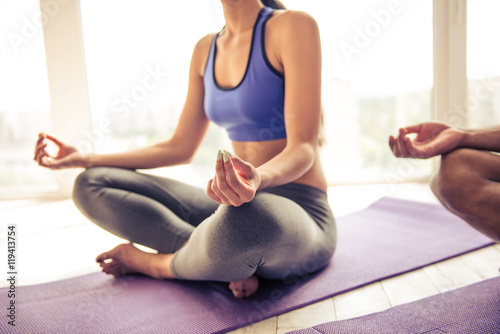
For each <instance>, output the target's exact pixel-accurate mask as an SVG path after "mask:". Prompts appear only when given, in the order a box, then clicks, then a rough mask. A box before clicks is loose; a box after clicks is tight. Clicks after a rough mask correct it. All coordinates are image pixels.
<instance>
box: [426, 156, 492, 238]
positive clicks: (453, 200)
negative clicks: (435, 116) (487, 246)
mask: <svg viewBox="0 0 500 334" xmlns="http://www.w3.org/2000/svg"><path fill="white" fill-rule="evenodd" d="M431 189H432V191H433V192H434V194H435V195H436V196H437V198H438V199H439V200H440V201H441V203H442V204H443V205H444V206H445V207H446V208H447V209H449V210H450V211H451V212H453V213H454V214H456V215H457V216H459V217H461V218H462V219H464V220H465V221H466V222H467V223H468V224H469V225H471V226H472V227H473V228H475V229H476V230H478V231H479V232H481V233H483V234H484V235H486V236H488V237H490V238H491V239H493V240H495V241H496V242H500V156H498V155H496V154H494V153H491V152H487V151H479V150H473V149H457V150H454V151H452V152H450V153H448V154H445V155H443V156H442V158H441V166H440V168H439V171H438V172H437V173H436V174H435V175H434V177H433V178H432V180H431Z"/></svg>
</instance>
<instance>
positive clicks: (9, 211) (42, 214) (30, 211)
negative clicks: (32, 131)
mask: <svg viewBox="0 0 500 334" xmlns="http://www.w3.org/2000/svg"><path fill="white" fill-rule="evenodd" d="M382 196H392V197H398V198H406V199H413V200H418V201H424V202H436V199H435V198H434V196H433V195H432V193H431V192H430V191H429V190H428V187H427V186H426V185H423V184H400V185H376V186H350V187H348V186H344V187H334V188H331V189H330V190H329V199H330V203H331V205H332V208H333V210H334V212H335V213H336V215H337V216H342V215H345V214H348V213H351V212H354V211H357V210H361V209H363V208H364V207H366V206H368V205H369V204H371V203H373V202H375V201H376V200H377V199H378V198H380V197H382ZM11 224H15V226H16V230H17V232H18V239H17V242H16V246H17V259H16V261H17V262H16V265H17V267H18V268H17V269H18V273H19V274H18V285H30V284H37V283H43V282H49V281H54V280H59V279H63V278H69V277H74V276H78V275H83V274H87V273H91V272H96V271H98V270H99V268H98V267H97V265H96V264H95V262H94V258H95V256H96V255H97V254H99V253H100V252H102V251H104V250H107V249H110V248H112V247H114V246H115V245H116V244H118V243H121V242H122V240H121V239H119V238H117V237H114V236H112V235H110V234H109V233H107V232H105V231H103V230H101V229H100V228H99V227H96V226H95V225H93V224H91V223H89V222H88V220H87V219H86V218H85V217H83V216H82V215H81V214H80V213H79V212H78V210H77V209H76V208H75V207H74V206H73V204H72V203H71V201H69V200H65V201H46V202H43V201H33V200H21V201H4V202H0V229H1V230H0V236H1V239H0V240H1V242H2V243H1V244H0V247H1V248H0V251H1V252H2V254H4V253H3V252H5V249H6V247H5V240H6V239H5V235H6V234H5V233H6V231H7V226H8V225H11ZM0 258H2V259H6V258H7V256H6V255H1V257H0ZM5 262H6V260H5ZM1 267H3V268H5V265H1ZM499 267H500V246H499V245H494V246H490V247H487V248H483V249H481V250H478V251H475V252H472V253H469V254H465V255H463V256H460V257H456V258H453V259H450V260H447V261H444V262H441V263H437V264H434V265H430V266H427V267H425V268H423V269H419V270H416V271H413V272H410V273H407V274H404V275H401V276H397V277H394V278H391V279H387V280H383V281H381V282H377V283H374V284H371V285H368V286H365V287H363V288H360V289H357V290H353V291H350V292H347V293H344V294H341V295H338V296H336V297H333V298H329V299H326V300H323V301H321V302H318V303H316V304H312V305H310V306H306V307H304V308H301V309H298V310H295V311H292V312H289V313H286V314H282V315H279V316H277V317H273V318H269V319H267V320H264V321H261V322H259V323H256V324H253V325H251V326H248V327H245V328H241V329H238V330H235V331H232V332H231V333H233V334H243V333H256V334H257V333H258V334H267V333H270V334H271V333H272V334H274V333H277V334H281V333H286V332H288V331H291V330H295V329H300V328H305V327H311V326H314V325H318V324H321V323H324V322H328V321H334V320H342V319H349V318H353V317H358V316H362V315H366V314H370V313H374V312H379V311H383V310H385V309H388V308H390V307H392V306H396V305H400V304H403V303H408V302H412V301H415V300H418V299H422V298H425V297H428V296H432V295H435V294H438V293H441V292H445V291H449V290H452V289H456V288H459V287H463V286H466V285H469V284H472V283H475V282H479V281H481V280H485V279H488V278H492V277H496V276H498V275H499ZM0 286H6V281H5V280H0Z"/></svg>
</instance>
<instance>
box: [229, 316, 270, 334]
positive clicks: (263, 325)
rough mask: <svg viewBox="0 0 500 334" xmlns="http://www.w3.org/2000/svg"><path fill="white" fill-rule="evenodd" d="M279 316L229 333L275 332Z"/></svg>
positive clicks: (266, 333)
mask: <svg viewBox="0 0 500 334" xmlns="http://www.w3.org/2000/svg"><path fill="white" fill-rule="evenodd" d="M277 318H278V317H272V318H269V319H265V320H262V321H259V322H256V323H254V324H251V325H249V326H246V327H243V328H238V329H236V330H234V331H231V332H228V334H275V333H276V324H277Z"/></svg>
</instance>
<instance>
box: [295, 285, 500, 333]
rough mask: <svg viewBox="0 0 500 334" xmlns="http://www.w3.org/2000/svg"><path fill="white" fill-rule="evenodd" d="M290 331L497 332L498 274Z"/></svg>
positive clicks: (499, 324)
mask: <svg viewBox="0 0 500 334" xmlns="http://www.w3.org/2000/svg"><path fill="white" fill-rule="evenodd" d="M289 333H290V334H292V333H293V334H330V333H332V334H333V333H335V334H358V333H359V334H365V333H377V334H383V333H386V334H391V333H393V334H405V333H412V334H424V333H425V334H431V333H435V334H438V333H450V334H451V333H457V334H458V333H463V334H473V333H474V334H477V333H482V334H498V333H500V277H497V278H492V279H489V280H486V281H482V282H479V283H476V284H473V285H469V286H466V287H464V288H460V289H457V290H453V291H448V292H445V293H442V294H439V295H436V296H432V297H428V298H425V299H422V300H419V301H416V302H413V303H409V304H404V305H400V306H396V307H393V308H390V309H388V310H386V311H384V312H379V313H374V314H370V315H366V316H363V317H359V318H354V319H348V320H342V321H333V322H329V323H326V324H322V325H318V326H314V327H312V328H306V329H301V330H296V331H292V332H289Z"/></svg>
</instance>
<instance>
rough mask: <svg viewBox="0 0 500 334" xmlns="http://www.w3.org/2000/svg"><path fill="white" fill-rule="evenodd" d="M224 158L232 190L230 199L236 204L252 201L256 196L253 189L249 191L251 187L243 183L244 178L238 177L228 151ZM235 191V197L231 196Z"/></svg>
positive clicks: (229, 195) (227, 177)
mask: <svg viewBox="0 0 500 334" xmlns="http://www.w3.org/2000/svg"><path fill="white" fill-rule="evenodd" d="M223 160H224V168H225V171H226V180H227V184H228V185H229V189H230V190H231V191H230V192H229V194H228V195H227V196H228V198H229V200H231V202H232V203H233V205H234V206H240V205H242V204H243V203H246V202H250V201H251V200H252V199H253V196H254V193H253V191H251V190H250V191H249V189H248V188H247V187H245V185H244V184H243V183H242V179H241V178H240V177H238V174H237V172H236V169H235V168H234V166H233V162H232V159H231V157H229V156H227V155H226V153H224V159H223ZM233 193H234V195H235V196H234V197H232V196H231V195H233Z"/></svg>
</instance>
